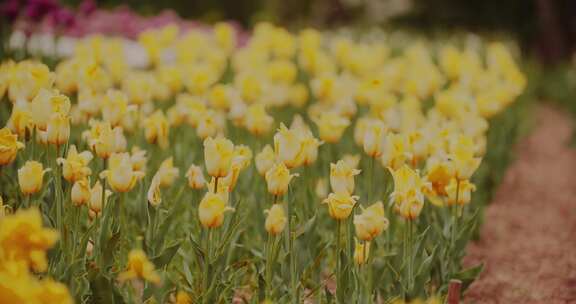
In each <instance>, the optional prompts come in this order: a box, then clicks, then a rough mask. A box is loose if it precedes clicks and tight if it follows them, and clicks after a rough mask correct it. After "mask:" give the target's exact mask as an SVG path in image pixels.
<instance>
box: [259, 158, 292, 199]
mask: <svg viewBox="0 0 576 304" xmlns="http://www.w3.org/2000/svg"><path fill="white" fill-rule="evenodd" d="M296 176H298V174H290V170H288V168H286V165H284V163H279V164H276V165H274V166H272V168H270V169H269V170H268V172H266V176H265V178H266V184H267V185H268V192H270V193H271V194H273V195H283V194H284V193H286V191H288V184H290V180H292V178H293V177H296Z"/></svg>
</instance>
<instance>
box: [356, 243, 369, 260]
mask: <svg viewBox="0 0 576 304" xmlns="http://www.w3.org/2000/svg"><path fill="white" fill-rule="evenodd" d="M355 241H356V246H355V247H354V262H355V263H356V265H359V266H361V265H364V264H365V263H366V261H368V257H369V256H370V242H359V241H358V240H355Z"/></svg>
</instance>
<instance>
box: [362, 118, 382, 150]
mask: <svg viewBox="0 0 576 304" xmlns="http://www.w3.org/2000/svg"><path fill="white" fill-rule="evenodd" d="M385 132H386V128H385V127H384V123H383V122H382V121H380V120H374V121H371V122H370V123H369V124H368V125H367V126H366V130H365V132H364V138H363V140H362V143H363V148H364V152H366V154H368V156H370V157H374V158H376V157H380V156H381V155H382V150H383V147H382V146H383V143H384V138H385Z"/></svg>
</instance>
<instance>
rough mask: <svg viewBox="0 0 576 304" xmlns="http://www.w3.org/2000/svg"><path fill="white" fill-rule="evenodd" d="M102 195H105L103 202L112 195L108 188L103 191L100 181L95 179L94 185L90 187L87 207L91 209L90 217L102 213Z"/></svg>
mask: <svg viewBox="0 0 576 304" xmlns="http://www.w3.org/2000/svg"><path fill="white" fill-rule="evenodd" d="M102 195H105V196H104V204H106V202H107V201H108V197H110V195H112V192H110V190H106V191H105V192H104V191H103V188H102V185H101V184H100V181H96V183H95V184H94V186H92V189H90V201H89V207H90V211H91V217H96V216H99V215H100V213H102V208H104V206H102Z"/></svg>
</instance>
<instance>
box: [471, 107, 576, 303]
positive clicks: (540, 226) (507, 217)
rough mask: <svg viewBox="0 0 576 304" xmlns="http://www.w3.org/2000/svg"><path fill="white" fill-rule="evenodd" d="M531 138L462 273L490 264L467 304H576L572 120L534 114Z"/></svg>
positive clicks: (555, 113)
mask: <svg viewBox="0 0 576 304" xmlns="http://www.w3.org/2000/svg"><path fill="white" fill-rule="evenodd" d="M536 116H537V117H536V125H535V129H534V130H533V132H532V133H531V134H530V135H529V136H528V137H526V138H525V139H524V140H522V141H521V142H520V143H519V144H518V145H517V147H516V155H517V158H516V160H515V162H514V163H513V164H512V166H511V167H510V168H509V170H508V171H507V173H506V177H505V179H504V182H503V183H502V185H501V186H500V188H499V189H498V191H497V193H496V196H495V199H494V201H493V202H492V203H491V204H490V206H489V207H488V208H487V210H486V218H485V222H484V224H483V226H482V228H481V234H480V240H479V241H477V242H474V243H472V244H470V245H469V247H468V255H467V257H466V258H465V265H469V266H470V265H476V264H478V263H480V262H484V263H485V269H484V272H483V273H482V274H481V275H480V278H479V279H478V280H477V281H476V282H474V283H473V284H472V286H471V287H470V289H469V290H468V292H467V293H466V294H465V297H464V302H465V303H482V304H492V303H506V304H508V303H522V304H531V303H546V304H560V303H562V304H564V303H576V149H572V148H570V147H569V145H568V143H569V141H570V137H571V134H572V130H573V126H572V122H571V120H570V118H569V117H568V116H567V115H565V114H564V113H561V112H560V111H559V110H557V109H554V108H552V107H551V106H548V105H544V106H540V107H539V108H538V109H537V114H536Z"/></svg>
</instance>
